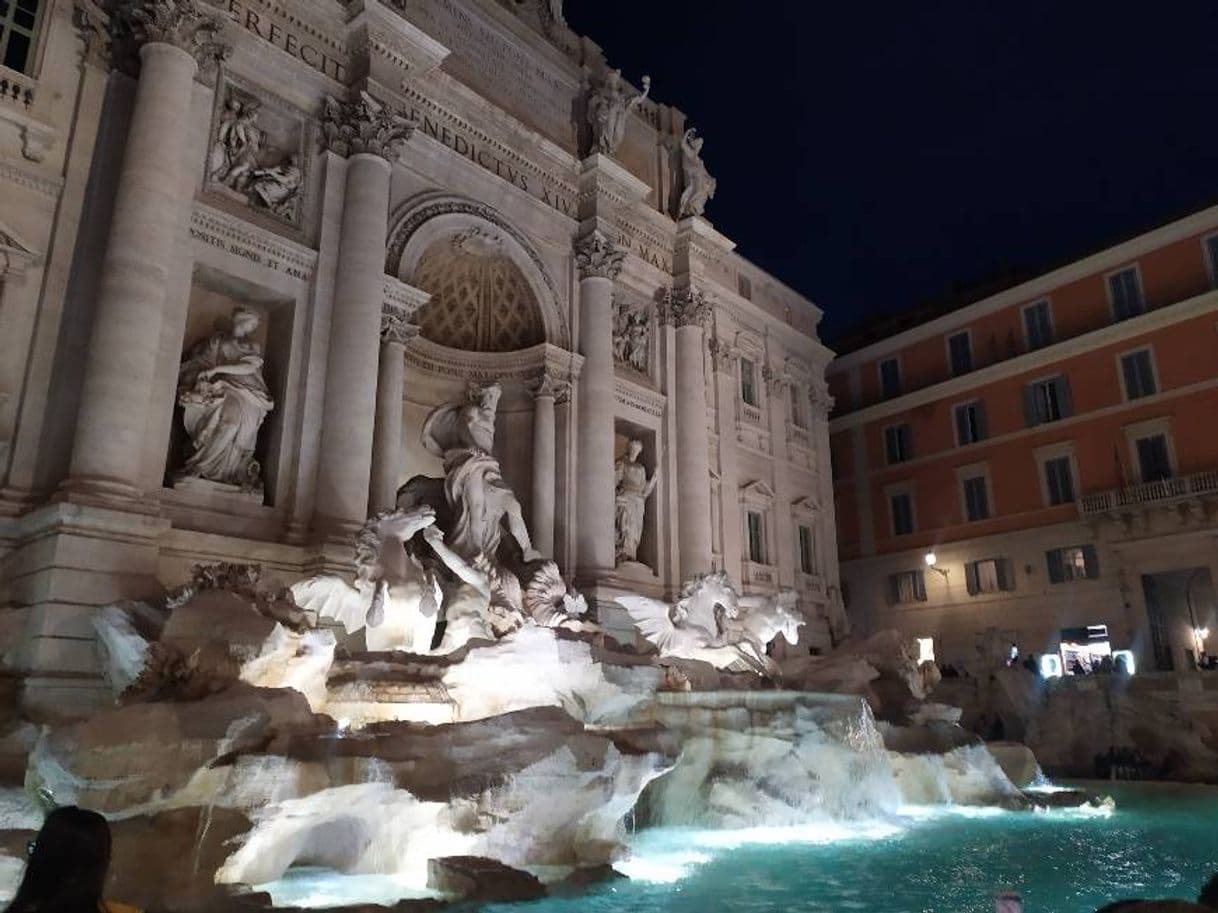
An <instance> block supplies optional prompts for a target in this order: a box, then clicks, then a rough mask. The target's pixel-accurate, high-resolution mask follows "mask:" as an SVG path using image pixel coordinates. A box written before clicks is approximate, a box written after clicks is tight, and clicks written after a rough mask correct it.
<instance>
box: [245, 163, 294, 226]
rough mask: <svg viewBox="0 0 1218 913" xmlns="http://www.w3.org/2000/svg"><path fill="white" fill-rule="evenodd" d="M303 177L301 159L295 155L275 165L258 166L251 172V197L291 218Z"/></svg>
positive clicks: (280, 214)
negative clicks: (267, 166) (268, 166)
mask: <svg viewBox="0 0 1218 913" xmlns="http://www.w3.org/2000/svg"><path fill="white" fill-rule="evenodd" d="M302 178H303V175H302V174H301V171H300V160H299V159H298V158H297V156H295V155H289V156H287V158H285V159H284V160H283V161H282V162H281V163H280V164H278V165H275V166H273V167H270V168H256V169H255V170H254V171H252V172H251V173H250V180H249V185H248V189H249V195H250V199H251V200H253V201H254V202H255V203H259V204H261V205H262V206H265V207H266V208H267V209H269V210H270V211H271V212H273V213H275V214H276V215H278V216H284V217H285V218H290V217H291V215H292V210H293V207H294V206H295V202H296V196H297V194H298V193H299V192H300V182H301V180H302Z"/></svg>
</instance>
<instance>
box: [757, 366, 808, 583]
mask: <svg viewBox="0 0 1218 913" xmlns="http://www.w3.org/2000/svg"><path fill="white" fill-rule="evenodd" d="M761 379H762V381H763V382H764V383H765V390H766V401H767V404H768V405H769V407H770V456H771V457H772V460H771V463H772V465H773V467H774V546H775V548H774V551H773V552H772V553H771V554H770V555H769V556H768V557H769V561H770V564H772V565H774V566H776V567H777V568H778V584H779V586H784V587H794V586H795V574H796V572H797V571H798V570H799V568H797V567H796V562H795V558H796V555H795V538H796V533H795V519H794V517H793V516H792V514H791V501H792V498H791V464H790V461H789V460H790V458H789V455H788V452H787V408H788V407H787V396H788V395H789V394H788V390H789V388H790V381H789V380H787V378H786V377H784V376H783V375H782V374H781V373H780V372H779V371H777V370H775V369H774V368H773V367H772V366H771V365H770V364H769V363H768V362H767V363H766V364H765V365H763V366H762V368H761Z"/></svg>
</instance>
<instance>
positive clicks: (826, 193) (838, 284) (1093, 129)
mask: <svg viewBox="0 0 1218 913" xmlns="http://www.w3.org/2000/svg"><path fill="white" fill-rule="evenodd" d="M565 8H566V10H565V11H566V16H567V19H568V21H569V23H570V24H571V26H572V28H574V29H575V30H576V31H577V32H579V33H581V34H585V35H588V36H589V37H591V38H592V39H593V40H594V41H596V42H597V43H598V44H600V46H601V47H603V48H604V49H605V53H606V55H607V57H608V60H609V63H610V65H612V66H616V67H620V68H622V71H623V74H624V75H625V76H626V77H627V78H628V79H629V80H630V81H631V82H632V83H634V84H635V85H636V86H637V85H638V84H639V77H640V76H642V74H643V73H648V74H650V75H651V77H652V93H653V96H654V97H656V98H657V99H658V100H660V101H662V102H665V103H669V104H673V105H675V106H676V107H678V108H681V109H682V110H683V111H685V112H686V114H687V115H688V116H689V119H690V124H691V125H693V126H696V127H698V128H699V130H700V132H701V133H703V134H704V135H705V137H706V146H705V149H704V150H703V158H704V159H705V161H706V163H707V165H708V167H709V168H710V170H711V173H712V174H714V175H715V176H716V177H717V178H718V181H719V188H718V192H717V195H716V197H715V199H713V200H712V201H711V202H710V204H709V205H708V207H707V216H708V217H709V218H710V219H711V220H712V221H713V222H714V224H715V226H716V227H717V228H718V229H719V230H720V231H722V232H723V233H724V234H726V235H727V236H728V237H730V238H732V239H733V240H734V241H736V242H737V249H738V250H739V251H740V252H741V253H742V254H743V255H744V256H746V257H748V258H750V259H751V260H753V261H754V262H755V263H757V264H758V265H759V266H761V267H762V268H764V269H766V270H768V271H770V272H772V273H773V274H775V275H776V276H777V277H779V278H780V279H782V280H783V281H785V282H786V283H788V284H789V285H791V286H792V287H793V288H795V289H796V290H798V291H800V292H801V293H803V294H804V295H806V296H808V297H809V298H811V299H812V300H813V301H814V302H816V303H817V304H818V305H819V306H820V307H821V308H823V309H824V310H825V312H826V313H825V322H824V324H823V325H822V336H823V337H824V338H826V339H827V340H830V341H832V340H833V339H834V338H836V337H840V336H841V335H842V334H843V333H847V332H850V331H853V330H855V329H857V328H858V327H859V326H860V324H862V323H866V322H869V321H870V322H873V323H874V321H875V319H876V318H877V317H879V316H882V315H885V314H890V313H893V312H896V311H902V310H908V309H910V308H912V307H914V306H916V305H918V304H921V303H925V302H929V301H935V300H942V299H944V298H946V297H950V296H952V295H953V294H954V295H956V296H959V295H960V294H961V289H962V287H967V286H970V285H973V284H975V283H978V282H983V281H986V280H989V279H991V278H992V277H994V276H996V275H1010V274H1011V273H1012V272H1015V271H1021V272H1026V271H1032V272H1031V274H1035V273H1037V272H1043V271H1044V270H1045V269H1047V268H1051V267H1053V266H1054V265H1056V264H1058V263H1060V262H1062V261H1066V260H1071V259H1075V258H1077V257H1078V256H1081V255H1084V254H1086V253H1089V252H1091V251H1094V250H1097V249H1100V248H1103V247H1106V246H1108V245H1110V244H1111V243H1114V242H1116V241H1119V240H1121V239H1122V238H1125V237H1128V236H1131V235H1134V234H1138V233H1140V232H1141V231H1144V230H1146V229H1149V228H1152V227H1154V226H1156V225H1158V224H1161V223H1163V222H1166V221H1170V220H1171V219H1173V218H1176V217H1178V216H1180V215H1184V214H1186V213H1188V212H1192V211H1195V210H1197V209H1201V208H1203V207H1205V206H1207V205H1210V204H1212V203H1214V202H1218V2H1214V0H1209V2H1192V0H1189V2H1171V0H1167V2H1158V3H1154V2H1150V0H1143V2H1137V3H1135V2H1130V0H1115V2H1111V3H1101V2H1096V0H1084V2H1078V0H1055V2H1039V0H1038V2H1018V3H1015V2H1005V3H994V2H987V0H980V2H978V0H969V2H964V0H922V2H905V0H886V2H882V3H851V2H834V3H826V2H814V0H802V2H778V0H752V2H724V0H612V2H610V0H567V2H566V4H565Z"/></svg>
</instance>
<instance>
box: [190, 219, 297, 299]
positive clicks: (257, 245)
mask: <svg viewBox="0 0 1218 913" xmlns="http://www.w3.org/2000/svg"><path fill="white" fill-rule="evenodd" d="M190 228H191V235H192V237H193V239H194V242H195V243H196V244H206V245H208V246H212V247H217V248H219V249H221V250H224V251H225V252H226V253H229V254H236V255H237V256H241V255H242V253H241V251H234V250H233V249H232V248H233V247H237V248H246V249H249V250H252V251H255V252H257V253H258V254H260V255H261V257H262V258H263V259H262V261H255V262H261V264H262V265H263V266H266V265H267V261H273V262H274V263H275V264H276V265H277V267H279V268H280V271H281V272H285V271H286V272H288V274H289V275H292V276H293V278H295V279H297V280H300V281H307V280H308V278H309V277H310V276H311V275H312V274H313V269H314V267H315V266H316V264H317V251H315V250H313V249H312V248H309V247H305V246H304V245H303V244H296V243H294V242H292V241H289V240H287V239H286V238H283V237H280V236H279V235H277V234H274V233H272V232H269V231H267V230H266V229H262V228H258V227H256V226H254V225H252V224H251V223H249V222H247V221H245V220H244V219H239V218H237V217H236V216H231V215H229V214H227V213H224V212H221V211H220V210H218V209H213V208H212V207H210V206H208V205H206V204H204V203H195V206H194V210H193V211H192V212H191V214H190ZM217 242H224V243H223V244H219V243H217ZM247 259H248V258H247ZM283 267H286V268H287V270H285V269H283Z"/></svg>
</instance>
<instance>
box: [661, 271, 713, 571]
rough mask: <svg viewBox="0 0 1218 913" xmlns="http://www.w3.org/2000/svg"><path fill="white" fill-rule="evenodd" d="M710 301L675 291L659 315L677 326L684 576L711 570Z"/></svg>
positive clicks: (679, 521) (679, 527) (680, 545)
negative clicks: (707, 343) (707, 346)
mask: <svg viewBox="0 0 1218 913" xmlns="http://www.w3.org/2000/svg"><path fill="white" fill-rule="evenodd" d="M710 313H711V305H710V301H709V300H708V299H707V298H706V295H705V294H703V293H702V292H701V291H699V290H697V289H691V288H684V289H674V290H672V291H671V292H670V293H669V294H668V295H667V297H666V298H665V301H664V304H663V307H662V308H661V315H660V316H661V319H662V320H663V321H665V322H667V323H671V324H672V325H673V326H674V327H675V328H676V337H677V343H676V350H677V351H676V356H677V357H676V362H677V366H676V367H677V370H676V375H677V389H676V391H674V392H675V399H676V413H677V423H676V424H677V428H676V432H677V434H676V449H677V454H676V455H677V501H678V503H679V504H680V514H679V515H678V517H677V544H678V545H677V550H678V556H679V559H680V567H681V578H682V579H683V580H687V579H689V578H690V577H691V576H693V575H694V574H700V573H703V572H704V571H708V570H710V569H711V510H710V495H711V487H710V454H709V449H710V439H709V436H708V435H707V425H706V364H705V355H704V349H705V340H704V336H703V328H704V327H705V325H706V322H707V319H708V318H709V317H710Z"/></svg>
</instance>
